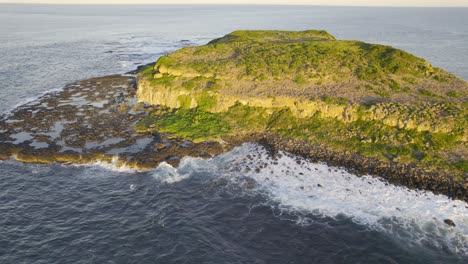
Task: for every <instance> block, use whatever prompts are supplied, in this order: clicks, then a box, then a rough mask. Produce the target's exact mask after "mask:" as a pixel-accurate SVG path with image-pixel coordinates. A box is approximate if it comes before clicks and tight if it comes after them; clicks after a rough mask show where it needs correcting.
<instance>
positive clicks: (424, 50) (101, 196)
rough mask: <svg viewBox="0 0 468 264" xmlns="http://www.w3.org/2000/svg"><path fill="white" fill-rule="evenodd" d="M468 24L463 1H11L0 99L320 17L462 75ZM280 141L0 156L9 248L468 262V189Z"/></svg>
mask: <svg viewBox="0 0 468 264" xmlns="http://www.w3.org/2000/svg"><path fill="white" fill-rule="evenodd" d="M466 25H468V8H365V7H315V6H260V5H251V6H247V5H197V6H195V5H131V6H118V5H115V6H112V5H111V6H106V5H92V6H91V5H15V4H0V62H1V63H0V84H1V85H0V113H3V114H4V115H8V113H10V112H12V111H15V108H16V107H18V106H19V105H22V104H25V103H27V102H31V101H34V100H36V99H37V98H38V97H40V96H41V95H43V94H45V93H47V92H53V91H59V90H60V89H62V88H63V87H64V85H66V84H67V83H69V82H73V81H77V80H82V79H87V78H90V77H97V76H103V75H110V74H124V73H126V72H128V71H131V70H134V69H135V68H136V67H137V66H139V65H144V64H147V63H149V62H153V61H155V60H156V59H157V58H158V57H159V56H161V55H163V54H165V53H168V52H171V51H174V50H176V49H179V48H181V47H184V46H187V45H201V44H205V43H207V42H208V41H210V40H211V39H213V38H217V37H221V36H223V35H225V34H227V33H229V32H231V31H234V30H238V29H282V30H307V29H323V30H327V31H328V32H329V33H331V34H332V35H334V36H335V37H336V38H338V39H358V40H363V41H366V42H371V43H380V44H385V45H391V46H394V47H397V48H401V49H404V50H406V51H408V52H411V53H413V54H415V55H417V56H420V57H423V58H425V59H426V60H428V61H429V62H430V63H432V64H434V65H435V66H437V67H441V68H443V69H445V70H447V71H449V72H452V73H454V74H456V75H458V76H459V77H461V78H463V79H465V80H467V79H468V45H467V43H468V27H467V26H466ZM0 130H1V128H0ZM281 154H282V156H281V157H280V158H279V160H274V159H272V158H271V157H270V156H269V155H267V153H266V150H265V149H263V147H261V146H259V145H256V144H253V143H252V144H244V145H242V146H240V147H237V148H235V149H234V150H232V151H229V152H227V153H224V154H222V155H220V156H217V157H213V158H209V159H200V158H190V157H186V158H183V159H182V161H181V164H180V165H179V166H178V167H175V168H174V167H172V166H170V165H169V164H165V163H163V164H161V165H160V166H159V167H158V168H156V169H154V170H151V171H143V172H142V171H133V170H129V169H126V168H122V167H118V166H116V165H114V164H112V163H93V164H87V165H76V164H49V165H43V164H23V163H21V162H18V161H16V160H14V159H12V160H7V161H0V263H467V262H468V204H466V203H464V202H461V201H453V200H450V199H449V198H447V197H445V196H442V195H434V194H432V193H429V192H423V191H414V190H408V189H406V188H404V187H399V186H393V185H389V184H386V183H385V182H382V181H380V180H378V179H376V178H373V177H371V176H364V177H357V176H356V175H353V174H350V173H348V172H346V171H345V170H343V169H341V168H333V167H328V166H327V165H325V164H321V163H312V162H309V161H307V160H301V161H300V162H298V159H299V158H298V157H294V156H292V155H290V154H288V153H281ZM249 157H250V158H249ZM263 164H267V166H266V167H264V166H263ZM255 167H259V168H260V167H261V168H262V169H261V170H260V171H259V173H253V172H252V170H250V168H255ZM252 183H253V184H252ZM444 219H452V220H453V221H454V222H455V223H456V227H455V228H452V227H449V226H447V225H446V224H444V223H443V220H444Z"/></svg>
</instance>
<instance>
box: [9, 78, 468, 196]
mask: <svg viewBox="0 0 468 264" xmlns="http://www.w3.org/2000/svg"><path fill="white" fill-rule="evenodd" d="M136 90H137V87H136V82H135V78H134V77H133V76H121V75H114V76H106V77H99V78H92V79H88V80H83V81H79V82H75V83H71V84H69V85H67V86H66V87H65V88H64V90H63V91H61V92H58V93H50V94H47V95H45V96H43V97H41V98H39V100H37V101H35V102H32V103H29V104H26V105H23V106H21V107H19V108H18V109H16V110H15V111H14V112H13V113H12V114H11V115H9V116H3V117H2V118H1V119H0V159H9V158H11V157H16V159H18V160H19V161H22V162H34V163H52V162H71V163H92V162H107V163H113V164H115V165H116V166H118V167H126V168H130V169H141V170H144V169H152V168H155V167H157V166H158V165H159V164H160V163H161V162H167V163H169V164H171V165H174V166H176V165H177V164H178V163H179V161H180V159H181V158H182V157H184V156H192V157H203V158H209V157H212V156H214V155H218V154H221V153H223V152H225V151H228V150H230V149H232V148H233V147H235V146H239V145H241V144H242V143H245V142H258V143H260V144H262V145H264V146H265V147H266V148H267V149H269V150H270V151H271V153H272V155H275V153H277V152H278V151H280V150H282V151H287V152H290V153H293V154H295V155H298V156H301V157H304V158H307V159H310V160H311V161H313V162H325V163H327V164H329V165H332V166H337V167H344V168H347V169H348V170H349V171H351V172H353V173H356V174H370V175H377V176H379V177H381V178H383V179H385V180H387V181H388V182H390V183H392V184H396V185H403V186H407V187H409V188H412V189H422V190H430V191H433V192H434V193H440V194H445V195H447V196H449V197H451V198H454V199H459V200H462V201H465V202H466V201H468V183H466V182H462V181H459V180H457V179H455V178H454V177H449V176H448V175H449V174H448V172H447V171H442V170H441V171H423V170H421V169H420V168H418V167H417V166H416V164H400V163H395V162H383V161H381V160H378V159H375V158H368V157H364V156H362V155H359V154H356V153H351V152H349V151H341V152H340V151H336V150H330V149H328V148H327V147H326V146H318V145H311V144H309V143H307V142H306V141H301V140H292V139H288V138H284V137H280V136H277V135H274V134H269V133H252V134H245V135H235V136H224V137H223V138H222V139H223V140H224V142H222V143H221V142H214V141H209V142H208V141H207V142H200V143H194V142H190V141H187V140H183V139H178V138H169V137H167V136H166V135H164V134H160V133H150V132H136V131H135V129H134V127H135V124H136V122H138V121H139V120H141V119H142V118H143V117H145V116H146V115H147V114H148V112H149V111H154V110H155V109H157V108H158V106H149V105H144V104H142V103H137V102H136V98H135V95H136Z"/></svg>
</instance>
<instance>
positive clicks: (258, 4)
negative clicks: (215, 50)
mask: <svg viewBox="0 0 468 264" xmlns="http://www.w3.org/2000/svg"><path fill="white" fill-rule="evenodd" d="M1 4H4V5H57V6H60V5H63V6H70V5H80V6H86V5H89V6H98V5H102V6H119V5H125V6H128V5H140V6H142V5H166V6H169V5H212V6H221V5H238V6H316V7H374V8H389V7H394V8H468V6H436V5H432V6H420V5H408V6H405V5H316V4H294V3H292V4H287V3H284V4H283V3H276V4H268V3H252V4H250V3H24V2H0V5H1Z"/></svg>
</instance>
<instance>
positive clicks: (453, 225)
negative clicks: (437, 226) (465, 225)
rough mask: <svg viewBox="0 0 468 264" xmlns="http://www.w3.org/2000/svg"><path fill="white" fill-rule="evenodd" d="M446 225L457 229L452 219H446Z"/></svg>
mask: <svg viewBox="0 0 468 264" xmlns="http://www.w3.org/2000/svg"><path fill="white" fill-rule="evenodd" d="M444 223H445V224H446V225H449V226H452V227H455V223H454V222H453V221H452V220H450V219H445V220H444Z"/></svg>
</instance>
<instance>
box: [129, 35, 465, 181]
mask: <svg viewBox="0 0 468 264" xmlns="http://www.w3.org/2000/svg"><path fill="white" fill-rule="evenodd" d="M138 86H139V88H138V91H137V97H138V100H139V101H140V102H145V103H149V104H154V105H161V106H164V107H166V108H167V109H166V110H165V111H163V112H160V113H153V114H151V115H150V116H149V117H148V119H147V120H145V121H144V122H142V123H140V125H139V129H140V130H151V129H156V130H158V131H162V132H168V133H170V134H173V135H175V136H183V137H187V138H189V139H194V140H204V139H206V138H219V137H221V136H223V135H235V134H237V133H244V132H256V133H262V132H268V133H274V134H276V135H279V136H284V137H288V138H294V139H305V140H307V141H308V142H310V143H311V144H325V145H327V146H328V147H330V148H332V149H336V150H339V149H346V150H350V151H354V152H356V153H360V154H363V155H366V156H370V157H377V158H380V159H381V160H388V161H392V162H395V161H396V162H403V163H416V164H418V166H420V167H424V168H427V169H428V170H432V169H433V168H436V167H437V168H446V169H447V170H448V171H450V172H448V173H451V174H453V175H452V176H455V177H456V178H457V179H459V180H462V181H466V176H467V171H468V165H467V162H466V155H467V154H468V153H467V148H466V144H467V143H466V142H467V138H468V132H467V131H466V129H465V128H466V127H468V126H467V125H468V107H467V100H466V99H467V95H468V85H467V83H466V82H465V81H464V80H461V79H459V78H457V77H456V76H454V75H452V74H450V73H447V72H445V71H443V70H441V69H438V68H435V67H433V66H431V65H430V64H429V63H428V62H426V61H425V60H423V59H421V58H417V57H415V56H413V55H411V54H409V53H406V52H404V51H401V50H398V49H394V48H392V47H388V46H382V45H373V44H368V43H363V42H359V41H340V40H336V39H335V38H334V37H333V36H331V35H330V34H328V33H327V32H324V31H314V30H310V31H303V32H289V31H236V32H233V33H231V34H228V35H226V36H224V37H222V38H219V39H215V40H213V41H211V42H210V43H208V44H207V45H205V46H200V47H186V48H183V49H181V50H178V51H176V52H174V53H171V54H168V55H166V56H163V57H161V58H160V59H159V60H158V61H157V62H156V64H155V65H154V67H149V68H147V69H145V70H143V71H142V72H141V73H140V74H139V76H138ZM177 109H178V110H177ZM176 110H177V111H176ZM199 123H203V125H200V124H199ZM145 124H146V125H145ZM149 125H152V128H149ZM219 126H222V127H223V129H217V127H219ZM196 129H198V130H200V131H203V132H202V133H200V131H198V132H197V131H195V130H196ZM191 130H193V131H191Z"/></svg>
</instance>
